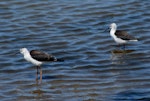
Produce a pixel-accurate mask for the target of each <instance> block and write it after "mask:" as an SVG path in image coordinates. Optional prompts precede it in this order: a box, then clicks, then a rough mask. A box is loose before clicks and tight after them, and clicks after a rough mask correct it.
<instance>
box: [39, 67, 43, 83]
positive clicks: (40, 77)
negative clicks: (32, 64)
mask: <svg viewBox="0 0 150 101" xmlns="http://www.w3.org/2000/svg"><path fill="white" fill-rule="evenodd" d="M39 68H40V83H41V82H42V69H41V67H39Z"/></svg>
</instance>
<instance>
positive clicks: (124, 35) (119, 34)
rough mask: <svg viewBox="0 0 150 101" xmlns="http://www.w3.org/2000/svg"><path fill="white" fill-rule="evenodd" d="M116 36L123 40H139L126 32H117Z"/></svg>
mask: <svg viewBox="0 0 150 101" xmlns="http://www.w3.org/2000/svg"><path fill="white" fill-rule="evenodd" d="M115 35H116V36H117V37H118V38H121V39H123V40H137V39H136V38H135V37H133V36H131V35H129V34H128V33H127V32H126V31H122V30H117V31H116V33H115Z"/></svg>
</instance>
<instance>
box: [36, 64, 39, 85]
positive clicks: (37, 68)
mask: <svg viewBox="0 0 150 101" xmlns="http://www.w3.org/2000/svg"><path fill="white" fill-rule="evenodd" d="M36 70H37V71H36V82H37V83H38V73H39V67H38V66H36Z"/></svg>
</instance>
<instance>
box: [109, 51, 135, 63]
mask: <svg viewBox="0 0 150 101" xmlns="http://www.w3.org/2000/svg"><path fill="white" fill-rule="evenodd" d="M133 51H134V50H112V51H111V60H112V63H113V64H124V63H126V56H127V54H129V53H131V52H133Z"/></svg>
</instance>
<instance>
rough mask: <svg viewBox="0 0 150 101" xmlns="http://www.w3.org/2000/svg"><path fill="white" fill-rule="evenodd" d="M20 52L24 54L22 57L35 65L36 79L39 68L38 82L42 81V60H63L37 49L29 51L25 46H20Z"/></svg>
mask: <svg viewBox="0 0 150 101" xmlns="http://www.w3.org/2000/svg"><path fill="white" fill-rule="evenodd" d="M20 53H21V54H23V55H24V59H25V60H27V61H28V62H31V63H32V64H34V65H35V66H36V67H37V76H36V80H38V72H39V69H40V82H41V81H42V69H41V65H42V64H43V62H44V61H45V62H46V61H47V62H48V61H63V60H62V59H57V58H55V57H54V56H52V55H50V54H48V53H45V52H41V51H38V50H31V51H30V52H29V51H28V49H27V48H21V49H20Z"/></svg>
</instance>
